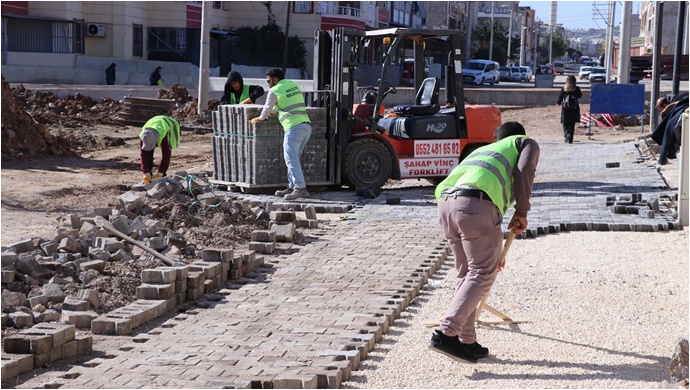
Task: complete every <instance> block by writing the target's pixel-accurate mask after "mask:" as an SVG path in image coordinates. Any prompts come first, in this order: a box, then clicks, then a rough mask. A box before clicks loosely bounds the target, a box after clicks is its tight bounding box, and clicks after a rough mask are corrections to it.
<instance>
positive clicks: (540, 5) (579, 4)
mask: <svg viewBox="0 0 690 390" xmlns="http://www.w3.org/2000/svg"><path fill="white" fill-rule="evenodd" d="M638 3H639V2H637V1H635V2H633V7H632V12H633V13H637V12H638ZM556 4H557V5H558V9H557V23H559V24H562V25H563V27H565V28H567V29H576V28H583V29H589V28H606V22H605V21H604V18H603V17H602V15H599V14H597V16H596V17H595V16H593V15H594V14H595V12H596V11H595V9H594V6H595V5H596V8H597V9H598V10H600V11H601V13H602V14H603V15H604V16H605V15H606V14H607V13H608V1H577V0H570V1H556ZM520 6H521V7H524V6H529V7H531V8H532V9H533V10H535V11H536V15H537V16H536V19H541V21H542V22H545V23H549V19H550V14H551V2H550V1H520ZM622 8H623V7H622V6H621V3H620V2H616V18H615V20H614V26H617V25H619V24H620V22H621V9H622Z"/></svg>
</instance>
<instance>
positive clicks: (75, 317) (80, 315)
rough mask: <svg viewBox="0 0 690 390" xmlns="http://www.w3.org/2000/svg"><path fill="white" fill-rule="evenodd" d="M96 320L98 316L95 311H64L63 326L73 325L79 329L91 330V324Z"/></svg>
mask: <svg viewBox="0 0 690 390" xmlns="http://www.w3.org/2000/svg"><path fill="white" fill-rule="evenodd" d="M96 318H98V314H96V312H95V311H93V310H85V311H69V310H64V309H63V310H62V320H61V321H62V323H63V324H72V325H74V326H76V327H77V328H91V322H92V321H93V320H95V319H96Z"/></svg>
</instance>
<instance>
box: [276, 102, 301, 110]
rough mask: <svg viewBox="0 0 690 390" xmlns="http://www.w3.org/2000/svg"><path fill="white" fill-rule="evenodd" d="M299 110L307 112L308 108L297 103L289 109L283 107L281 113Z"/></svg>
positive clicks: (288, 107)
mask: <svg viewBox="0 0 690 390" xmlns="http://www.w3.org/2000/svg"><path fill="white" fill-rule="evenodd" d="M298 108H304V110H305V111H306V109H307V106H306V105H305V104H304V103H295V104H291V105H289V106H287V107H281V108H280V111H293V110H296V109H298Z"/></svg>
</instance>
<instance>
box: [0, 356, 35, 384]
mask: <svg viewBox="0 0 690 390" xmlns="http://www.w3.org/2000/svg"><path fill="white" fill-rule="evenodd" d="M33 369H34V357H33V355H30V354H3V355H2V380H3V381H4V380H7V379H10V378H14V377H15V376H18V375H21V374H23V373H25V372H28V371H31V370H33Z"/></svg>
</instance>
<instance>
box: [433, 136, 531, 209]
mask: <svg viewBox="0 0 690 390" xmlns="http://www.w3.org/2000/svg"><path fill="white" fill-rule="evenodd" d="M518 138H527V136H525V135H514V136H511V137H508V138H504V139H502V140H500V141H496V142H494V143H492V144H489V145H486V146H482V147H481V148H479V149H477V150H475V151H474V152H472V153H471V154H470V155H469V156H467V157H466V158H465V159H464V160H462V162H461V163H460V165H458V166H457V167H455V168H453V170H452V171H451V172H450V175H448V177H447V178H446V179H445V180H443V181H442V182H441V184H439V185H438V186H437V187H436V191H435V192H434V195H436V200H438V199H439V198H441V195H442V193H443V191H444V190H446V189H449V188H453V187H467V188H473V189H478V190H482V191H484V192H486V194H487V195H489V197H490V198H491V201H492V202H493V203H494V204H495V205H496V207H498V210H499V211H500V212H501V214H505V212H506V211H507V210H508V208H509V207H510V206H511V205H512V204H513V202H514V201H515V195H514V194H513V170H514V169H515V167H516V166H517V160H518V154H519V153H518V150H517V146H515V140H516V139H518Z"/></svg>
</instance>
